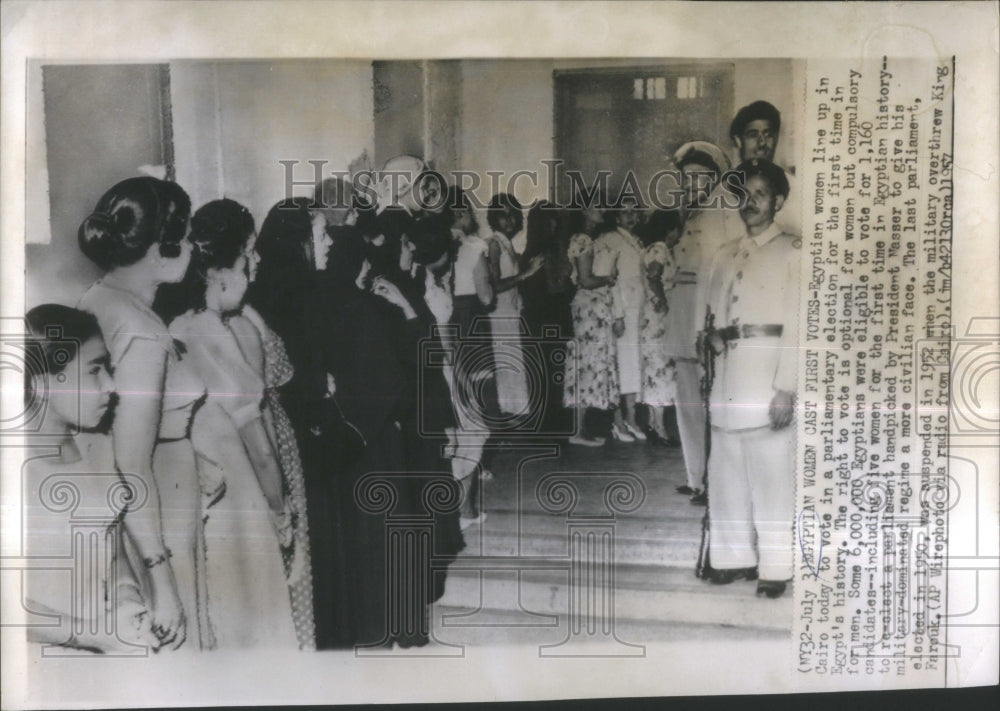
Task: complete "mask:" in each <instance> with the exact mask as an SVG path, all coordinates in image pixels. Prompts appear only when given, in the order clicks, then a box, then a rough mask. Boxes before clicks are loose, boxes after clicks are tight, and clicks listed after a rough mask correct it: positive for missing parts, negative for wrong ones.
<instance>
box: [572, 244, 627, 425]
mask: <svg viewBox="0 0 1000 711" xmlns="http://www.w3.org/2000/svg"><path fill="white" fill-rule="evenodd" d="M588 254H589V255H595V244H594V240H593V239H591V238H590V237H589V236H588V235H586V234H583V233H581V234H577V235H574V236H573V237H572V239H570V241H569V248H568V250H567V256H568V257H569V259H570V262H571V263H572V265H573V272H572V275H571V278H572V280H573V283H574V284H577V285H578V288H577V290H576V294H575V295H574V296H573V301H572V302H571V303H570V310H571V311H572V314H573V340H572V341H571V343H570V352H569V355H568V357H567V360H566V375H565V378H566V379H565V386H564V390H563V404H564V405H565V406H566V407H593V408H597V409H599V410H608V409H611V408H613V407H615V406H616V405H617V404H618V397H619V390H618V359H617V358H618V356H617V350H616V347H615V336H614V333H613V332H612V327H613V325H614V316H613V315H612V295H611V288H610V287H608V286H602V287H598V288H596V289H585V288H583V287H580V286H579V284H578V282H579V275H578V274H577V270H576V263H577V260H578V259H579V258H580V257H583V256H585V255H588ZM603 256H604V257H605V261H607V257H608V255H603ZM594 261H595V263H596V262H597V261H598V259H597V256H596V255H595V260H594Z"/></svg>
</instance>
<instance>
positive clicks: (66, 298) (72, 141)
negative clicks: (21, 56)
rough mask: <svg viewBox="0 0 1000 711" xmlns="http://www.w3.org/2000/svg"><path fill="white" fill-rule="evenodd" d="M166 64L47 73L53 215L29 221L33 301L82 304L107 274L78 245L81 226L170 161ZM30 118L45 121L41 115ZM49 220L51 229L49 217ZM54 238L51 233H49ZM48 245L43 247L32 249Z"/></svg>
mask: <svg viewBox="0 0 1000 711" xmlns="http://www.w3.org/2000/svg"><path fill="white" fill-rule="evenodd" d="M161 67H162V65H155V64H119V65H86V66H81V65H75V66H58V65H57V66H45V67H43V68H42V73H41V74H42V81H43V93H44V116H45V118H44V122H45V123H44V135H45V141H46V146H45V151H44V152H41V153H39V154H38V155H47V162H48V166H47V168H48V170H47V172H48V178H49V180H48V185H47V186H46V185H32V186H31V190H32V191H44V190H46V189H48V191H49V201H48V202H49V214H48V215H47V216H45V215H43V214H39V215H37V216H36V217H34V219H32V221H31V222H29V223H28V225H27V226H28V229H29V230H32V231H33V232H37V233H38V235H37V237H31V238H29V239H28V240H27V241H28V244H27V245H26V248H25V269H26V273H27V278H26V292H27V293H26V295H25V297H26V302H25V303H26V304H27V306H28V307H29V308H30V307H31V306H35V305H37V304H39V303H42V302H46V301H55V302H61V303H70V304H72V303H75V302H76V301H77V299H78V298H79V296H80V294H81V293H82V292H83V290H84V289H85V288H86V287H87V285H89V284H90V283H91V282H92V281H94V279H96V278H97V277H98V276H99V270H98V269H97V267H95V266H94V265H93V264H92V263H91V262H90V260H88V259H87V258H86V257H84V256H83V253H82V252H80V249H79V247H78V246H77V240H76V233H77V228H78V227H79V226H80V222H81V221H82V220H83V219H84V218H85V217H86V216H87V215H89V214H90V212H91V211H92V210H93V209H94V205H95V204H96V203H97V201H98V199H99V198H100V197H101V195H102V194H103V193H104V191H105V190H107V189H108V188H110V187H111V186H112V185H114V184H115V183H117V182H118V181H120V180H123V179H125V178H128V177H131V176H134V175H137V174H138V168H139V166H141V165H146V164H149V165H155V164H160V163H161V162H162V161H163V160H164V157H163V155H164V152H163V142H162V126H161V121H160V115H161V111H160V71H161ZM29 120H32V121H36V120H37V121H38V122H39V123H40V122H41V121H42V118H41V116H36V117H29ZM46 217H47V220H48V223H47V224H46V223H45V222H44V220H45V219H46ZM46 233H47V234H46ZM32 242H42V244H32Z"/></svg>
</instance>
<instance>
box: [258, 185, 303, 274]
mask: <svg viewBox="0 0 1000 711" xmlns="http://www.w3.org/2000/svg"><path fill="white" fill-rule="evenodd" d="M311 204H312V201H311V200H310V199H309V198H307V197H296V198H289V199H285V200H282V201H280V202H278V203H277V204H276V205H275V206H274V207H272V208H271V210H270V211H269V212H268V213H267V217H265V218H264V223H263V224H262V225H261V226H260V234H259V235H258V236H257V253H258V254H260V270H261V271H262V272H267V273H274V272H276V271H280V272H290V273H299V274H305V273H307V272H311V271H313V269H314V266H313V243H312V236H313V235H312V213H311V212H310V211H309V205H311Z"/></svg>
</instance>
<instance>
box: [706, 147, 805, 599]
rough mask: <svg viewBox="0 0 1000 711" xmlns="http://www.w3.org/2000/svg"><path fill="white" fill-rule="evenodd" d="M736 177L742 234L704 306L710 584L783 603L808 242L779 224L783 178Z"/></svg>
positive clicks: (767, 171) (719, 261)
mask: <svg viewBox="0 0 1000 711" xmlns="http://www.w3.org/2000/svg"><path fill="white" fill-rule="evenodd" d="M737 172H740V173H742V174H743V175H744V176H745V177H744V190H745V193H746V201H745V203H744V205H743V206H742V207H741V208H740V217H741V218H742V221H743V224H744V225H745V233H744V236H743V237H742V238H741V239H739V240H736V241H734V242H730V243H729V244H726V245H724V246H723V247H722V248H720V249H719V250H718V251H717V252H716V254H715V257H714V258H713V260H712V266H711V268H710V269H709V270H708V279H707V281H706V284H705V286H706V292H705V301H706V303H707V305H708V307H709V308H710V309H711V310H712V313H713V314H714V316H715V329H716V330H714V331H711V332H702V334H701V337H702V340H703V342H704V343H705V344H706V347H709V348H711V349H712V351H713V352H714V353H715V372H716V375H715V380H714V383H713V385H712V391H711V396H710V399H709V407H710V416H711V425H712V434H711V436H712V449H711V454H710V457H709V462H708V483H709V486H708V496H709V507H710V510H711V532H710V549H709V550H710V559H711V571H710V573H709V575H708V579H709V580H710V581H711V582H712V583H714V584H718V585H724V584H728V583H732V582H734V581H736V580H755V579H757V578H758V577H759V579H760V580H759V582H758V584H757V594H758V595H760V596H766V597H768V598H777V597H780V596H781V595H782V594H783V593H784V592H785V588H786V583H787V581H788V580H790V579H791V577H792V519H793V517H794V503H795V502H794V494H795V479H794V451H795V450H794V436H795V430H794V428H793V427H791V424H792V422H793V419H794V406H795V391H796V387H797V377H798V373H797V358H798V320H799V319H798V309H799V298H798V284H799V271H800V264H799V263H800V257H801V252H800V248H801V240H799V239H798V237H796V236H794V235H790V234H788V233H786V232H784V231H783V230H782V228H781V227H780V226H779V225H778V224H777V223H776V222H775V215H776V213H777V212H778V211H779V210H781V209H782V207H783V206H784V203H785V199H786V198H787V196H788V180H787V178H786V177H785V172H784V171H783V170H782V169H781V168H779V167H778V166H776V165H774V164H773V163H771V162H770V161H767V160H764V159H753V160H750V161H746V162H744V163H742V164H741V165H740V166H739V167H738V168H737Z"/></svg>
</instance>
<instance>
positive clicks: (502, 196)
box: [486, 193, 524, 232]
mask: <svg viewBox="0 0 1000 711" xmlns="http://www.w3.org/2000/svg"><path fill="white" fill-rule="evenodd" d="M507 209H512V210H514V211H515V212H516V213H517V229H516V230H514V231H515V232H520V231H521V228H522V227H524V215H522V214H521V211H522V210H524V208H523V207H522V206H521V203H520V202H518V200H517V198H516V197H514V196H513V195H511V194H510V193H497V194H496V195H494V196H493V199H492V200H490V204H489V207H487V208H486V221H487V222H488V223H489V225H490V229H491V230H493V231H494V232H496V231H497V230H499V229H500V227H499V224H500V223H499V222H497V220H498V218H499V217H500V216H501V215H502V214H503V213H504V211H505V210H507Z"/></svg>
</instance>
